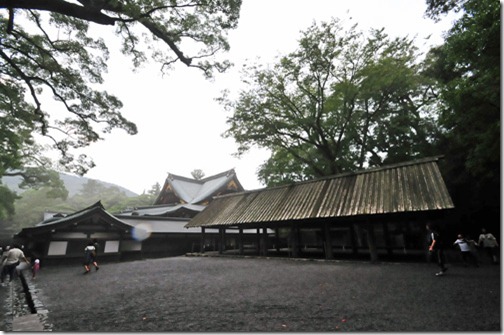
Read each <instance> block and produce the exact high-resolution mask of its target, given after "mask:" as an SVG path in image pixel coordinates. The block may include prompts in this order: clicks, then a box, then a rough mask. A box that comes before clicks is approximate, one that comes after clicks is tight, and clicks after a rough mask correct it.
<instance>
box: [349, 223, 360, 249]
mask: <svg viewBox="0 0 504 335" xmlns="http://www.w3.org/2000/svg"><path fill="white" fill-rule="evenodd" d="M349 228H350V240H351V242H352V253H353V254H354V255H357V254H358V253H359V246H358V243H357V231H358V229H359V228H357V226H356V225H355V224H350V226H349ZM359 230H360V229H359Z"/></svg>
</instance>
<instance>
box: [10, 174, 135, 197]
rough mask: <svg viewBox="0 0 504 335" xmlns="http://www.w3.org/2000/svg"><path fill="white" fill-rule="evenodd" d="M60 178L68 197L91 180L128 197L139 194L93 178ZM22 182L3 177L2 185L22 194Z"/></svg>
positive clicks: (16, 178)
mask: <svg viewBox="0 0 504 335" xmlns="http://www.w3.org/2000/svg"><path fill="white" fill-rule="evenodd" d="M60 178H61V180H62V181H63V183H64V184H65V187H66V189H67V190H68V196H69V197H72V196H74V195H75V194H77V193H79V191H80V190H81V189H82V186H83V185H85V184H86V183H87V182H88V181H89V180H94V181H96V182H98V183H100V184H103V185H104V186H105V187H107V188H109V187H112V186H114V187H117V188H118V189H119V190H121V191H123V192H124V193H125V194H126V196H128V197H136V196H138V194H136V193H134V192H132V191H130V190H128V189H126V188H124V187H122V186H119V185H116V184H112V183H108V182H105V181H101V180H98V179H91V178H86V177H80V176H74V175H70V174H66V173H61V172H60ZM20 182H21V177H2V184H4V185H5V186H7V187H8V188H9V189H10V190H12V191H15V192H17V193H18V194H21V193H23V192H24V190H22V189H20V188H19V187H18V185H19V183H20Z"/></svg>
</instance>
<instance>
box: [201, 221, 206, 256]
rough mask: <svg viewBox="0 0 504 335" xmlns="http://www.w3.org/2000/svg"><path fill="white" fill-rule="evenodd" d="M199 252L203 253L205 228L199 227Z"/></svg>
mask: <svg viewBox="0 0 504 335" xmlns="http://www.w3.org/2000/svg"><path fill="white" fill-rule="evenodd" d="M200 252H201V253H202V254H204V253H205V227H201V248H200Z"/></svg>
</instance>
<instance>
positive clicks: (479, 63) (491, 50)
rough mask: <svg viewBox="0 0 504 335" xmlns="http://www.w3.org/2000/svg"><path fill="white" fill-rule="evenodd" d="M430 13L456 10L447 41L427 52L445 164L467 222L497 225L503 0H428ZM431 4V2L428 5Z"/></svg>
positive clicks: (460, 213)
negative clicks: (438, 108)
mask: <svg viewBox="0 0 504 335" xmlns="http://www.w3.org/2000/svg"><path fill="white" fill-rule="evenodd" d="M428 2H432V3H434V4H435V6H433V7H432V10H431V11H430V12H428V13H427V14H429V15H430V16H431V17H433V18H435V19H436V18H438V17H439V15H441V14H444V13H447V12H449V11H450V10H457V11H460V12H461V16H460V18H459V19H458V20H457V21H456V22H455V23H454V25H453V27H452V28H451V29H450V30H449V31H448V33H447V35H446V37H445V43H444V44H443V45H442V46H440V47H438V48H435V49H433V50H431V52H430V54H429V67H428V68H427V71H426V74H428V75H430V76H431V77H432V78H434V79H435V80H437V81H438V85H439V86H440V88H441V90H440V95H439V98H440V100H441V101H442V103H443V107H444V108H443V109H442V111H441V117H440V120H439V121H440V124H441V125H442V126H443V127H444V130H445V131H444V135H445V136H444V138H443V139H442V141H440V142H439V143H438V146H439V147H442V148H443V149H444V150H445V152H446V159H445V160H444V162H443V163H444V164H443V166H442V167H443V169H444V174H445V175H446V179H447V184H448V186H449V188H450V191H451V194H452V197H454V202H455V206H456V209H457V214H458V215H459V217H460V218H461V219H460V221H461V222H462V223H465V224H472V225H474V224H476V227H477V226H479V227H481V226H482V225H485V227H487V228H488V227H489V226H492V227H494V228H493V229H495V230H496V231H498V230H499V229H500V219H501V218H500V210H501V209H500V206H501V202H500V199H501V192H500V183H501V180H500V171H501V166H500V154H501V151H500V150H501V149H500V143H501V138H500V131H501V129H500V128H501V121H500V118H501V111H500V108H501V104H500V95H501V89H500V83H501V78H500V75H501V69H500V66H501V45H500V43H501V4H500V2H498V1H494V0H451V1H446V0H445V1H443V0H436V1H430V0H429V1H428ZM429 8H431V7H429Z"/></svg>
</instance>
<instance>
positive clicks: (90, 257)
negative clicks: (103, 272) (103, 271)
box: [84, 242, 100, 274]
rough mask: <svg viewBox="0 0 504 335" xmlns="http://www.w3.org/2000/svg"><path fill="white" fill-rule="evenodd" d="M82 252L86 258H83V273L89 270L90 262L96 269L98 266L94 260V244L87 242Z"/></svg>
mask: <svg viewBox="0 0 504 335" xmlns="http://www.w3.org/2000/svg"><path fill="white" fill-rule="evenodd" d="M84 254H85V257H86V259H85V260H84V269H85V270H86V271H84V274H87V273H89V272H90V271H91V264H93V265H94V267H95V269H96V271H98V270H99V269H100V268H99V267H98V263H97V262H96V246H95V243H94V242H89V243H88V245H87V246H86V248H85V249H84Z"/></svg>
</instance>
